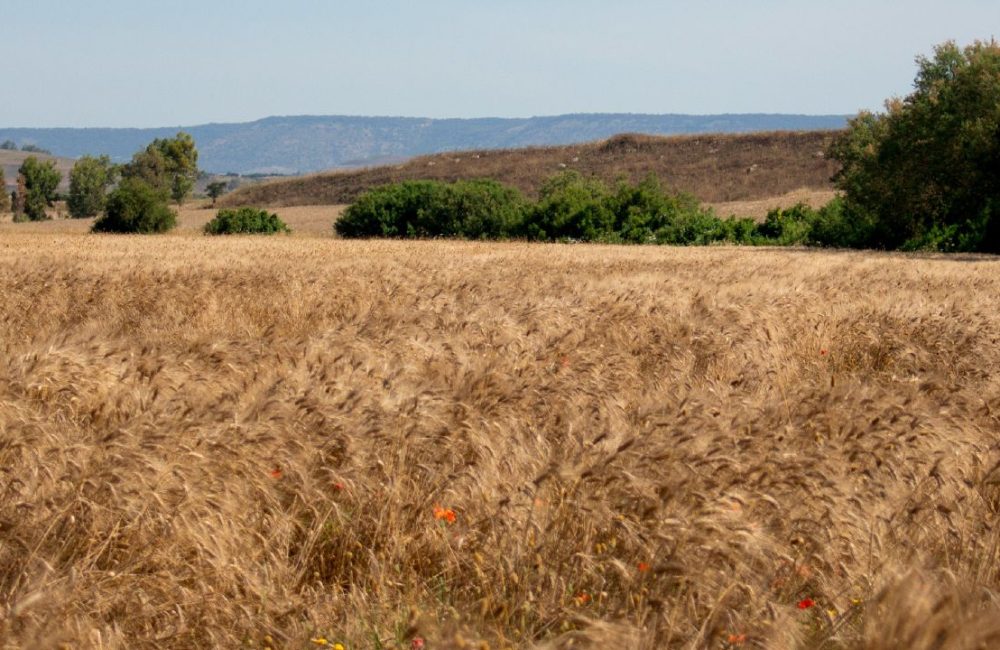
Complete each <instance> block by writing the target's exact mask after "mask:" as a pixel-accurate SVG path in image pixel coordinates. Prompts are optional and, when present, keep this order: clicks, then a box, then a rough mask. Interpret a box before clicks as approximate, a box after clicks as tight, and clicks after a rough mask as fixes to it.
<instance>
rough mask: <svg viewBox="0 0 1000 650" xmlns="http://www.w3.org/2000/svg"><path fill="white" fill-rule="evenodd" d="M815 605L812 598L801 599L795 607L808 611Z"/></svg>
mask: <svg viewBox="0 0 1000 650" xmlns="http://www.w3.org/2000/svg"><path fill="white" fill-rule="evenodd" d="M815 604H816V601H815V600H813V599H812V598H803V599H802V600H800V601H799V602H798V603H797V604H796V605H795V606H796V607H798V608H799V609H809V608H810V607H813V606H814V605H815Z"/></svg>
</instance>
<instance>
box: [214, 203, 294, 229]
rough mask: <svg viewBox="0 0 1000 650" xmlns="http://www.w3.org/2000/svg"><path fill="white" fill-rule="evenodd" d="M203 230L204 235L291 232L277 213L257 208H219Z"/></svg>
mask: <svg viewBox="0 0 1000 650" xmlns="http://www.w3.org/2000/svg"><path fill="white" fill-rule="evenodd" d="M204 230H205V234H206V235H241V234H265V235H273V234H274V233H279V232H283V233H290V232H291V230H290V229H289V228H288V226H287V225H286V224H285V222H284V221H282V220H281V219H279V218H278V215H276V214H271V213H268V211H267V210H259V209H257V208H238V209H236V210H219V212H218V214H216V215H215V218H213V219H212V220H211V221H209V222H208V223H206V224H205V228H204Z"/></svg>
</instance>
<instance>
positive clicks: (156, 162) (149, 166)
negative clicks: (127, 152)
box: [122, 132, 198, 204]
mask: <svg viewBox="0 0 1000 650" xmlns="http://www.w3.org/2000/svg"><path fill="white" fill-rule="evenodd" d="M122 175H123V176H124V177H126V178H133V179H139V180H142V181H144V182H145V183H146V184H148V185H150V186H151V187H154V188H157V189H160V190H163V191H165V192H166V193H167V194H168V195H169V196H170V198H171V199H173V200H174V201H175V202H177V203H178V204H180V203H183V202H184V199H186V198H187V196H188V195H189V194H190V193H191V189H192V188H193V187H194V181H195V179H196V178H197V177H198V150H197V149H196V148H195V144H194V138H192V137H191V136H190V135H189V134H187V133H184V132H181V133H178V134H177V135H176V136H175V137H173V138H157V139H156V140H153V141H152V142H151V143H150V144H149V146H147V147H146V148H145V149H144V150H142V151H140V152H138V153H136V154H135V155H134V156H132V162H130V163H128V164H127V165H125V167H124V169H123V170H122Z"/></svg>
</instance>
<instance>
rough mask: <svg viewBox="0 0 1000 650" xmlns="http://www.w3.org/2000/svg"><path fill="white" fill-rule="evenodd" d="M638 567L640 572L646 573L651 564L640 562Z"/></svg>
mask: <svg viewBox="0 0 1000 650" xmlns="http://www.w3.org/2000/svg"><path fill="white" fill-rule="evenodd" d="M638 569H639V573H645V572H647V571H649V569H650V566H649V564H647V563H646V562H640V563H639V564H638Z"/></svg>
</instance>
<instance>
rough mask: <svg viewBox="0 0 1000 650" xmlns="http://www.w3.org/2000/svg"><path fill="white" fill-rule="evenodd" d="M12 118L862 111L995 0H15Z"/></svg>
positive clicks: (56, 121)
mask: <svg viewBox="0 0 1000 650" xmlns="http://www.w3.org/2000/svg"><path fill="white" fill-rule="evenodd" d="M0 26H2V36H0V65H2V66H3V68H2V69H3V71H4V74H3V76H2V83H3V85H2V88H3V92H2V93H0V98H2V99H0V126H4V127H15V126H178V125H193V124H200V123H205V122H230V121H247V120H252V119H257V118H260V117H264V116H267V115H302V114H312V115H327V114H348V115H408V116H429V117H485V116H500V117H515V116H517V117H527V116H531V115H554V114H559V113H575V112H588V113H590V112H629V113H743V112H766V113H814V114H815V113H854V112H856V111H857V110H858V109H860V108H871V109H876V108H880V107H881V104H882V101H883V100H884V99H885V98H886V97H888V96H890V95H901V94H906V93H907V92H908V91H909V89H910V86H911V83H912V80H913V75H914V71H915V66H914V63H913V59H914V57H915V56H916V55H917V54H921V53H922V54H929V53H930V52H931V50H932V47H933V45H934V44H936V43H940V42H942V41H944V40H947V39H954V40H957V41H958V42H959V43H962V44H965V43H968V42H971V41H972V40H974V39H976V38H980V39H988V38H990V37H991V36H1000V33H998V32H1000V1H998V0H951V1H950V2H947V3H946V2H941V1H940V0H914V1H911V0H906V1H905V2H904V1H903V0H898V1H893V2H889V1H882V0H823V1H822V2H813V1H811V0H810V1H807V0H714V1H713V0H703V1H700V2H699V1H696V0H691V1H685V2H680V1H670V0H661V1H659V2H656V1H653V0H617V1H612V0H605V1H601V2H598V1H596V0H281V1H276V0H58V1H57V0H3V1H2V2H0Z"/></svg>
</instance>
